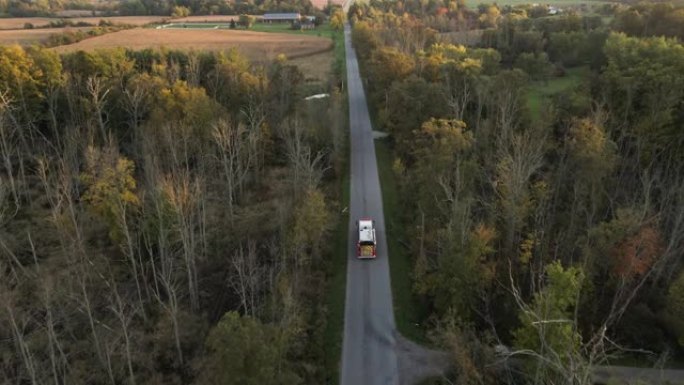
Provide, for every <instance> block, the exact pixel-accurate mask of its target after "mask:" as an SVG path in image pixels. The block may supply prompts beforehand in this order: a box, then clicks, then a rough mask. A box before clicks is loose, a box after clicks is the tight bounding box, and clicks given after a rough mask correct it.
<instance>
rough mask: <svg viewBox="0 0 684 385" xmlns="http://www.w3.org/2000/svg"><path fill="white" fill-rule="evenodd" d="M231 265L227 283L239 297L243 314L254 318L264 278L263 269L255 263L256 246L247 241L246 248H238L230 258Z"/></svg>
mask: <svg viewBox="0 0 684 385" xmlns="http://www.w3.org/2000/svg"><path fill="white" fill-rule="evenodd" d="M231 265H232V266H231V267H232V269H231V270H232V271H231V272H232V274H231V275H230V280H229V283H230V285H231V286H232V287H233V289H234V290H235V291H236V292H237V293H238V295H239V296H240V303H241V305H242V308H243V310H244V312H245V314H249V315H251V316H252V317H255V316H256V309H257V308H258V306H259V304H258V298H257V297H258V296H259V294H260V291H261V288H262V285H263V278H264V271H263V268H262V267H260V266H259V263H258V261H257V251H256V244H255V243H254V242H253V241H248V242H247V247H246V248H245V247H244V246H240V247H239V248H238V250H237V252H236V253H235V254H233V256H232V258H231Z"/></svg>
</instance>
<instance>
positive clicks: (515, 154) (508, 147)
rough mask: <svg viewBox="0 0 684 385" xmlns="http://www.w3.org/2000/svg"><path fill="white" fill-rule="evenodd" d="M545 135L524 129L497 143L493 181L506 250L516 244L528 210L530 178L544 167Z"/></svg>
mask: <svg viewBox="0 0 684 385" xmlns="http://www.w3.org/2000/svg"><path fill="white" fill-rule="evenodd" d="M545 141H546V138H545V134H544V133H535V132H532V130H527V131H526V132H524V133H522V134H517V135H514V136H513V137H511V141H510V142H508V143H507V142H503V139H502V142H501V143H500V144H499V146H498V147H499V154H498V158H499V162H498V164H497V166H496V181H495V182H494V184H495V187H496V192H497V194H498V197H499V204H500V205H501V208H502V211H501V216H502V218H503V220H504V222H505V224H506V226H505V238H504V240H505V245H506V250H509V251H510V250H512V247H513V245H514V244H515V243H516V239H515V237H516V234H517V233H518V231H519V229H520V227H521V225H522V222H523V220H524V219H525V217H526V215H527V213H528V210H529V208H530V202H529V182H530V178H531V177H532V176H533V175H534V174H535V172H537V170H539V169H540V168H541V167H542V165H543V164H544V145H545Z"/></svg>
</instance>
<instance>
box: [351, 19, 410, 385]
mask: <svg viewBox="0 0 684 385" xmlns="http://www.w3.org/2000/svg"><path fill="white" fill-rule="evenodd" d="M344 42H345V47H346V51H347V92H348V95H349V123H350V137H351V197H350V207H349V214H350V215H349V247H348V250H349V255H348V262H347V293H346V301H345V312H344V342H343V346H342V370H341V373H340V377H341V379H340V383H341V384H342V385H375V384H378V385H380V384H383V385H384V384H393V385H394V384H399V378H398V377H399V374H398V369H397V354H396V350H395V345H396V334H397V333H396V328H395V324H394V313H393V310H392V290H391V286H390V273H389V263H388V260H387V242H386V240H385V220H384V215H383V211H382V195H381V193H380V180H379V178H378V166H377V163H376V159H375V147H374V144H373V136H372V129H371V123H370V117H369V115H368V106H367V104H366V96H365V93H364V90H363V85H362V84H361V77H360V74H359V66H358V62H357V60H356V53H355V52H354V50H353V49H352V47H351V32H350V29H349V25H347V26H345V30H344ZM361 217H370V218H372V219H373V220H375V226H376V237H377V258H376V259H374V260H373V259H371V260H358V259H357V258H356V255H355V250H356V241H357V239H356V237H357V234H356V224H355V221H357V220H358V219H359V218H361Z"/></svg>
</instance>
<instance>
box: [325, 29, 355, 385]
mask: <svg viewBox="0 0 684 385" xmlns="http://www.w3.org/2000/svg"><path fill="white" fill-rule="evenodd" d="M333 38H334V39H335V63H336V62H337V61H338V60H339V58H341V60H342V67H341V68H338V67H337V64H335V63H333V76H335V77H339V78H341V79H342V81H343V82H344V79H345V78H346V72H344V71H345V67H344V57H345V56H344V55H345V52H344V35H343V34H342V32H337V33H336V35H334V37H333ZM338 43H339V44H338ZM340 71H341V72H340ZM344 111H345V116H349V114H348V112H349V107H348V103H345V109H344ZM346 133H347V143H348V142H349V140H348V138H349V137H348V135H349V131H348V130H347V131H346ZM342 175H343V177H342V180H341V183H340V185H341V188H342V191H341V194H340V206H339V207H340V209H341V210H342V209H344V208H345V207H346V208H348V207H349V194H350V175H349V147H348V145H347V149H346V161H345V164H344V167H343V168H342ZM343 211H344V212H343V213H342V214H341V215H340V218H339V221H338V223H337V227H336V228H335V233H334V235H333V239H334V242H335V243H334V245H333V252H332V260H331V261H330V264H329V269H328V278H327V282H328V286H327V293H326V300H325V304H326V308H327V309H328V312H327V317H328V319H327V322H326V325H327V326H326V330H325V337H324V339H325V347H326V352H325V353H326V354H325V356H326V359H325V370H326V373H327V379H326V384H333V385H336V384H338V383H339V381H340V357H341V356H342V338H343V333H344V301H345V294H346V286H347V256H348V255H349V250H348V249H347V247H348V243H347V241H348V239H349V210H348V209H347V210H343Z"/></svg>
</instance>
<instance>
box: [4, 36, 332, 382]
mask: <svg viewBox="0 0 684 385" xmlns="http://www.w3.org/2000/svg"><path fill="white" fill-rule="evenodd" d="M0 62H2V63H3V65H2V66H0V159H1V160H0V164H1V165H0V356H1V357H3V358H2V359H1V360H0V378H3V379H5V380H6V381H9V382H12V383H26V384H44V383H55V384H67V383H74V384H75V383H79V384H119V383H130V384H142V383H147V384H189V383H197V384H222V385H223V384H250V383H254V384H288V385H289V384H306V383H311V384H320V383H322V382H324V381H325V378H326V375H327V373H326V372H325V369H324V363H325V362H324V360H325V356H324V354H323V349H324V341H323V331H324V330H325V327H326V325H325V320H326V317H325V314H326V309H325V307H324V297H323V295H324V293H325V290H324V288H325V287H326V267H327V266H328V263H329V262H328V261H329V255H330V252H331V251H330V250H329V248H328V246H327V245H328V244H329V242H328V241H327V240H328V239H329V230H330V228H331V226H333V225H334V223H335V221H336V220H337V216H336V215H335V213H336V212H339V211H338V209H339V208H338V207H337V206H336V199H337V194H336V192H337V191H339V185H338V181H339V179H338V176H339V173H340V172H341V170H342V165H343V162H344V153H345V151H344V146H345V144H344V140H343V138H344V130H343V127H344V126H343V125H344V122H345V119H344V114H343V108H342V104H341V98H340V96H339V93H336V92H335V89H334V88H331V89H330V93H331V94H332V96H331V98H330V99H327V100H318V101H313V102H304V101H303V100H302V98H303V96H305V95H303V86H304V84H303V79H304V77H303V75H302V73H301V72H300V71H299V69H298V68H297V67H295V66H292V65H290V64H289V63H288V62H287V61H285V60H284V58H283V57H278V58H277V59H275V60H273V61H271V62H266V63H250V62H249V61H248V60H246V59H245V58H244V57H242V56H241V55H239V54H238V53H237V52H235V51H230V52H226V53H208V52H180V51H172V50H163V51H156V50H143V51H127V50H124V49H116V50H99V51H97V52H83V51H81V52H74V53H70V54H65V55H62V56H60V55H58V54H56V53H55V52H54V51H50V50H47V49H41V48H27V49H23V48H20V47H18V46H6V47H0ZM331 84H337V83H336V82H335V81H332V82H331ZM312 103H314V104H312Z"/></svg>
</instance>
